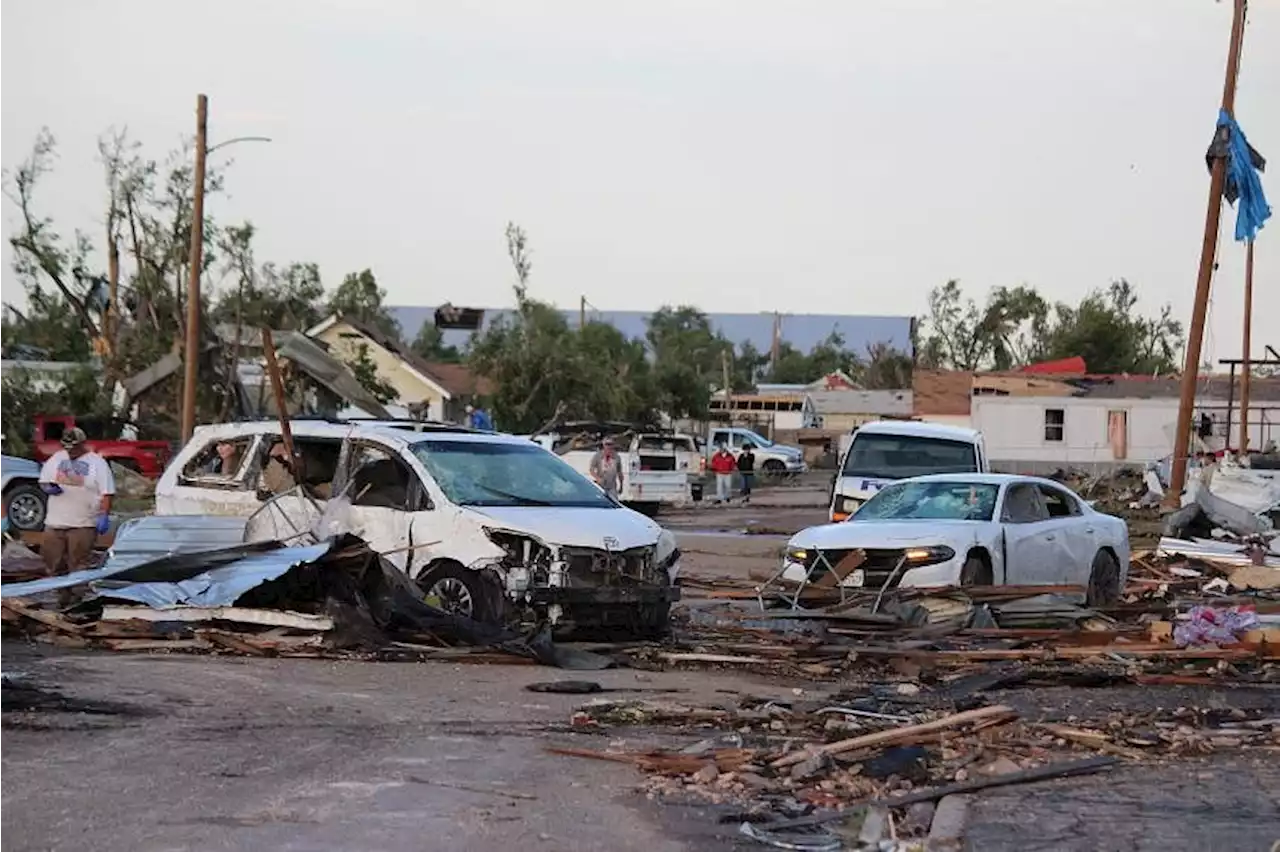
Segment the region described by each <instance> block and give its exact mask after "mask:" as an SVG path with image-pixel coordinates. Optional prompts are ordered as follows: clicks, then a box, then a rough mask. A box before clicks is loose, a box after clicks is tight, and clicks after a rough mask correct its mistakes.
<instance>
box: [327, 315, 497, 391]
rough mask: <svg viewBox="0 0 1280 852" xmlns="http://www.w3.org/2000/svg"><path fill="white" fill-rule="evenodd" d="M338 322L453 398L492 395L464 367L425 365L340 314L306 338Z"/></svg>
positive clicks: (392, 340) (401, 345)
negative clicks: (367, 339) (353, 330)
mask: <svg viewBox="0 0 1280 852" xmlns="http://www.w3.org/2000/svg"><path fill="white" fill-rule="evenodd" d="M337 322H344V323H346V324H347V325H349V326H351V327H352V328H353V329H355V330H356V331H358V332H360V333H361V334H362V335H364V336H365V337H367V338H369V339H370V340H372V341H373V342H374V343H376V344H378V345H379V346H381V347H382V348H383V349H385V350H387V351H388V352H390V353H391V354H392V355H395V356H396V357H397V358H400V359H401V360H402V361H404V362H405V363H406V364H408V365H409V366H410V367H412V368H413V369H415V370H417V371H418V372H419V373H422V374H423V375H424V376H426V377H427V378H428V379H430V380H431V381H433V382H435V383H436V384H437V385H439V386H440V387H442V388H444V390H445V391H446V392H447V393H448V394H449V395H450V396H453V397H463V396H490V395H491V394H492V393H493V383H492V382H490V381H489V379H487V378H486V377H484V376H478V375H476V374H475V373H473V372H472V371H471V370H470V369H469V368H468V367H467V366H466V365H464V364H447V363H444V362H442V361H428V360H427V359H425V358H423V357H422V356H421V355H419V354H418V353H416V352H414V351H413V349H411V348H410V347H409V346H407V345H405V344H404V342H403V341H400V340H397V339H395V338H392V337H390V336H388V335H386V334H383V333H382V332H381V331H379V330H378V329H376V328H373V327H371V326H369V325H366V324H364V323H362V322H359V321H358V320H355V319H352V318H351V317H346V316H342V315H341V314H333V315H332V316H330V317H328V318H327V319H325V320H323V321H321V322H320V323H319V324H318V325H316V326H315V327H314V328H312V329H310V330H309V331H307V336H308V337H314V336H315V335H317V334H320V333H322V332H323V331H325V330H326V329H328V328H330V327H332V326H333V325H334V324H336V323H337Z"/></svg>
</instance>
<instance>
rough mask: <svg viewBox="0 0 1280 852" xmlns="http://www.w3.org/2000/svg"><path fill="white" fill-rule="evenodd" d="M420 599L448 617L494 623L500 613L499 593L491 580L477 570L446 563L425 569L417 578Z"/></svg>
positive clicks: (500, 595)
mask: <svg viewBox="0 0 1280 852" xmlns="http://www.w3.org/2000/svg"><path fill="white" fill-rule="evenodd" d="M418 587H419V588H421V589H422V596H423V600H425V601H426V602H427V603H428V604H429V605H431V606H433V607H435V608H436V609H441V610H444V611H445V612H447V613H449V614H450V615H457V616H461V617H463V618H469V619H471V620H473V621H480V622H484V623H486V624H495V623H497V622H498V620H499V618H500V616H501V611H502V605H501V604H502V593H501V591H500V590H499V589H498V588H497V586H496V585H495V584H494V582H493V581H492V580H490V579H489V578H488V577H486V576H485V575H484V574H482V573H481V572H479V571H472V570H470V569H467V568H463V567H462V566H461V565H459V564H457V563H456V562H446V563H444V564H442V565H438V566H436V567H435V568H432V569H430V570H428V571H427V572H426V573H424V574H423V575H422V577H420V578H419V579H418Z"/></svg>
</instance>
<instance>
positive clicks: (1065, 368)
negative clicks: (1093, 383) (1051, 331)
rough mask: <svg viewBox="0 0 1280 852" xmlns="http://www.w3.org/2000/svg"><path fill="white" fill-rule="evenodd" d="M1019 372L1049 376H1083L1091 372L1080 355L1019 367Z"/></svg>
mask: <svg viewBox="0 0 1280 852" xmlns="http://www.w3.org/2000/svg"><path fill="white" fill-rule="evenodd" d="M1018 372H1019V373H1031V374H1033V375H1042V376H1043V375H1048V376H1082V375H1084V374H1085V373H1087V372H1089V368H1088V366H1086V365H1085V362H1084V359H1083V358H1081V357H1080V356H1079V355H1076V356H1074V357H1071V358H1059V359H1058V360H1056V361H1041V362H1039V363H1037V364H1027V365H1026V366H1025V367H1019V368H1018Z"/></svg>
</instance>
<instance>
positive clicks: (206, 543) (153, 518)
mask: <svg viewBox="0 0 1280 852" xmlns="http://www.w3.org/2000/svg"><path fill="white" fill-rule="evenodd" d="M247 522H248V521H247V519H246V518H235V517H227V516H225V515H148V516H146V517H143V518H134V519H133V520H130V521H126V522H125V523H124V524H123V525H121V527H120V529H119V530H117V531H116V539H115V543H114V544H112V546H111V549H110V550H109V551H107V561H106V562H104V563H103V565H102V567H103V568H109V569H114V570H113V573H115V572H116V571H126V570H128V569H129V568H132V567H134V566H135V565H143V564H145V563H147V562H154V561H155V560H157V559H163V558H164V557H166V556H173V555H174V554H176V553H201V552H204V551H208V550H223V549H225V548H228V547H235V546H236V545H238V544H242V543H243V542H244V530H245V524H246V523H247Z"/></svg>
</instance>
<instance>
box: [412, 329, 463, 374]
mask: <svg viewBox="0 0 1280 852" xmlns="http://www.w3.org/2000/svg"><path fill="white" fill-rule="evenodd" d="M410 348H411V349H413V351H414V352H415V353H416V354H417V355H418V356H419V357H421V358H425V359H426V360H428V361H437V362H441V363H445V364H457V363H460V362H461V361H462V353H461V352H459V351H458V347H456V346H452V345H446V344H445V342H444V332H443V331H441V330H440V328H439V327H438V326H437V325H436V324H435V323H434V322H432V321H431V320H427V321H426V322H424V323H423V324H422V327H421V328H419V329H418V336H417V337H415V338H414V339H413V343H412V344H411V346H410Z"/></svg>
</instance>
